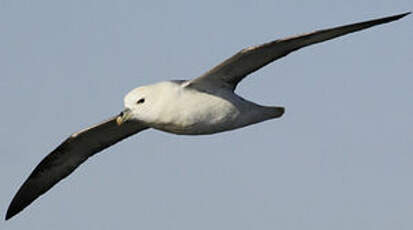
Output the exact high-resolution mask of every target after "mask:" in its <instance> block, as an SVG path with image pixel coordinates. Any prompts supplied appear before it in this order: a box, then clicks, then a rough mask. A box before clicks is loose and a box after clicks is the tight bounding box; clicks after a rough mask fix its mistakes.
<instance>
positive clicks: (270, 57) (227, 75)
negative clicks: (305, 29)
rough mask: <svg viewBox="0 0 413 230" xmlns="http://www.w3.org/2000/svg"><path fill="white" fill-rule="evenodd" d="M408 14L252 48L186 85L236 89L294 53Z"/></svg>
mask: <svg viewBox="0 0 413 230" xmlns="http://www.w3.org/2000/svg"><path fill="white" fill-rule="evenodd" d="M408 14H410V12H408V13H404V14H399V15H394V16H390V17H385V18H380V19H375V20H370V21H365V22H360V23H355V24H350V25H345V26H340V27H335V28H331V29H325V30H318V31H315V32H312V33H308V34H302V35H298V36H294V37H290V38H284V39H279V40H275V41H272V42H269V43H265V44H262V45H259V46H253V47H249V48H246V49H243V50H241V51H240V52H238V53H236V54H235V55H234V56H232V57H230V58H229V59H227V60H225V61H224V62H222V63H221V64H219V65H217V66H215V67H214V68H213V69H211V70H209V71H208V72H206V73H205V74H203V75H202V76H200V77H198V78H195V79H194V80H192V81H191V82H189V84H187V85H188V86H194V87H197V85H202V84H211V83H212V84H215V85H219V86H225V87H229V88H231V89H233V90H234V89H235V87H236V86H237V84H238V82H240V81H241V80H242V79H243V78H244V77H246V76H247V75H248V74H250V73H252V72H254V71H256V70H258V69H260V68H261V67H263V66H265V65H267V64H269V63H270V62H273V61H275V60H277V59H279V58H282V57H284V56H286V55H287V54H289V53H291V52H293V51H295V50H298V49H300V48H303V47H306V46H309V45H312V44H315V43H319V42H323V41H326V40H330V39H333V38H336V37H340V36H343V35H346V34H348V33H352V32H356V31H360V30H363V29H367V28H369V27H372V26H376V25H379V24H383V23H388V22H391V21H394V20H398V19H400V18H402V17H404V16H406V15H408Z"/></svg>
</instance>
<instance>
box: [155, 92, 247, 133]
mask: <svg viewBox="0 0 413 230" xmlns="http://www.w3.org/2000/svg"><path fill="white" fill-rule="evenodd" d="M220 94H221V95H220ZM223 94H226V95H223ZM231 94H232V92H231ZM232 95H234V94H232ZM163 96H165V98H164V99H163V100H162V104H161V105H159V104H158V105H157V107H158V108H162V109H161V110H160V111H158V112H159V117H158V119H157V122H156V123H157V124H155V125H154V127H155V128H157V129H161V130H164V131H167V132H172V133H176V134H188V135H191V134H210V133H216V132H221V131H225V130H228V129H233V128H235V127H233V126H234V125H235V123H236V121H237V119H238V118H239V115H240V113H241V111H240V109H239V106H238V104H239V102H238V101H237V100H239V99H238V98H233V99H230V100H228V96H230V95H229V94H228V92H225V91H224V92H218V94H217V95H213V94H208V93H204V92H200V91H197V90H193V89H188V88H182V87H179V86H177V85H176V86H174V87H171V88H170V90H168V95H167V94H164V95H163ZM223 96H224V97H225V98H224V97H223ZM234 96H235V95H234Z"/></svg>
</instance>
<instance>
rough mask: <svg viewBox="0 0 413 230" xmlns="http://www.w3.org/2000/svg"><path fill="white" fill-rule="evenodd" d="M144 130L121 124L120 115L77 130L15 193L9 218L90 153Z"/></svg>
mask: <svg viewBox="0 0 413 230" xmlns="http://www.w3.org/2000/svg"><path fill="white" fill-rule="evenodd" d="M144 129H147V127H146V126H144V125H142V124H140V123H137V122H133V121H130V122H128V123H126V124H124V125H121V126H118V125H117V124H116V117H113V118H111V119H109V120H107V121H104V122H102V123H100V124H98V125H96V126H93V127H90V128H87V129H84V130H81V131H79V132H77V133H74V134H73V135H72V136H70V137H69V138H67V139H66V140H65V141H64V142H63V143H62V144H60V145H59V146H58V147H57V148H56V149H55V150H53V152H51V153H50V154H49V155H47V156H46V157H45V158H44V159H43V160H42V161H41V162H40V163H39V165H37V167H36V168H35V169H34V170H33V172H32V173H31V174H30V176H29V178H27V180H26V181H25V182H24V184H23V185H22V186H21V187H20V189H19V190H18V191H17V193H16V195H15V196H14V198H13V200H12V202H11V204H10V206H9V208H8V210H7V214H6V220H8V219H10V218H11V217H13V216H14V215H16V214H17V213H19V212H20V211H22V210H23V209H24V208H25V207H27V206H28V205H29V204H31V203H32V202H33V201H34V200H35V199H37V197H39V196H40V195H42V194H43V193H45V192H47V191H48V190H49V189H50V188H52V187H53V186H54V185H55V184H56V183H57V182H59V181H60V180H62V179H63V178H65V177H67V176H68V175H69V174H70V173H72V172H73V171H74V170H75V169H76V168H77V167H78V166H79V165H80V164H82V163H83V162H84V161H85V160H87V159H88V158H89V157H90V156H93V155H94V154H96V153H98V152H100V151H102V150H103V149H105V148H107V147H109V146H111V145H113V144H115V143H117V142H118V141H121V140H123V139H125V138H127V137H129V136H131V135H133V134H135V133H137V132H139V131H142V130H144Z"/></svg>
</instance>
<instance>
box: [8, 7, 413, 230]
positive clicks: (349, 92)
mask: <svg viewBox="0 0 413 230" xmlns="http://www.w3.org/2000/svg"><path fill="white" fill-rule="evenodd" d="M410 10H413V2H412V1H411V0H391V1H390V0H374V1H373V0H369V1H359V0H346V1H343V0H339V1H332V0H314V1H295V0H294V1H291V0H289V1H268V0H263V1H223V0H218V1H214V0H210V1H162V2H159V1H84V0H82V1H12V0H1V1H0V77H1V81H0V104H1V108H2V112H1V113H0V120H1V121H2V125H1V127H2V128H1V129H0V139H1V140H2V141H1V145H0V181H1V189H0V216H1V219H2V220H1V221H0V229H7V230H9V229H10V230H13V229H61V230H66V229H148V230H149V229H176V230H186V229H191V230H193V229H205V230H206V229H237V230H244V229H283V230H284V229H317V230H322V229H343V230H344V229H360V230H369V229H374V230H380V229H383V230H384V229H406V230H407V229H409V230H410V229H413V184H412V176H413V151H412V150H413V67H412V66H413V45H412V41H413V16H412V15H410V16H407V17H406V18H403V19H402V20H400V21H397V22H393V23H390V24H386V25H383V26H378V27H374V28H372V29H368V30H365V31H363V32H359V33H355V34H351V35H348V36H345V37H342V38H339V39H336V40H332V41H328V42H325V43H322V44H318V45H314V46H311V47H308V48H305V49H302V50H300V51H298V52H295V53H293V54H290V55H289V56H287V57H286V58H283V59H282V60H279V61H277V62H275V63H272V64H271V65H269V66H267V67H265V68H263V69H261V70H259V71H258V72H256V73H254V74H252V75H251V76H249V77H248V78H247V79H246V80H244V81H243V82H242V83H241V84H240V85H239V87H238V89H237V93H239V94H241V95H242V96H244V97H245V98H248V99H250V100H253V101H256V102H258V103H260V104H265V105H282V106H285V107H286V113H285V115H284V117H283V118H281V119H277V120H271V121H267V122H263V123H260V124H257V125H254V126H250V127H247V128H243V129H238V130H235V131H232V132H225V133H221V134H216V135H211V136H198V137H193V136H176V135H172V134H167V133H163V132H160V131H156V130H148V131H145V132H142V133H140V134H138V135H136V136H133V137H131V138H129V139H127V140H126V141H123V142H121V143H119V144H117V145H115V146H113V147H111V148H109V149H107V150H105V151H103V152H101V153H100V154H98V155H96V156H94V157H93V158H91V159H89V160H88V161H87V162H86V163H84V164H83V165H82V166H81V167H79V168H78V169H77V170H76V171H75V172H74V173H73V174H72V175H71V176H69V177H68V178H67V179H65V180H63V181H61V182H60V183H59V184H58V185H56V186H55V187H54V188H53V189H51V190H50V191H49V192H48V193H47V194H46V195H44V196H42V197H40V199H38V200H36V201H35V202H34V203H33V204H32V205H31V206H29V207H28V208H26V209H25V210H24V211H23V212H22V213H20V214H19V215H17V216H15V217H14V218H13V219H11V220H9V221H7V222H4V221H3V220H4V217H5V214H6V210H7V207H8V205H9V203H10V201H11V199H12V197H13V196H14V194H15V193H16V191H17V189H18V188H19V187H20V185H21V184H22V183H23V181H24V180H25V179H26V178H27V177H28V175H29V174H30V172H31V171H32V170H33V169H34V167H35V166H36V165H37V164H38V163H39V161H40V160H41V159H42V158H43V157H45V156H46V155H47V154H48V153H49V152H50V151H51V150H53V149H54V148H55V147H56V146H57V145H58V144H60V143H61V142H62V141H63V140H64V139H65V138H66V137H67V136H68V135H70V134H71V133H72V132H75V131H78V130H79V129H82V128H85V127H88V126H90V125H92V124H94V123H97V122H99V121H101V120H104V119H106V118H108V117H109V116H112V115H115V114H117V113H119V112H120V111H121V110H122V109H123V97H124V95H125V94H126V93H127V92H128V91H129V90H131V89H133V88H135V87H137V86H140V85H145V84H149V83H154V82H158V81H162V80H168V79H190V78H193V77H197V76H199V75H200V74H202V73H203V72H205V71H207V70H208V69H209V68H211V67H213V66H214V65H216V64H218V63H219V62H221V61H223V60H224V59H226V58H227V57H229V56H231V55H233V54H234V53H235V52H237V51H238V50H240V49H242V48H245V47H248V46H251V45H257V44H260V43H263V42H267V41H270V40H274V39H277V38H283V37H286V36H291V35H295V34H298V33H304V32H310V31H313V30H315V29H322V28H328V27H332V26H337V25H343V24H348V23H354V22H358V21H363V20H368V19H373V18H378V17H383V16H388V15H392V14H398V13H403V12H406V11H410Z"/></svg>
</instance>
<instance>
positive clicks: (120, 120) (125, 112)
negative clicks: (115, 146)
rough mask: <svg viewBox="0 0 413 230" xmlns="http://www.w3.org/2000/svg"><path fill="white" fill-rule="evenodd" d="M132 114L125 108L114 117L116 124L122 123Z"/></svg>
mask: <svg viewBox="0 0 413 230" xmlns="http://www.w3.org/2000/svg"><path fill="white" fill-rule="evenodd" d="M131 116H132V111H131V110H130V109H125V110H123V111H122V112H121V113H120V114H119V116H118V117H117V118H116V124H118V126H120V125H122V124H123V123H125V122H126V121H127V120H129V118H130V117H131Z"/></svg>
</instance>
